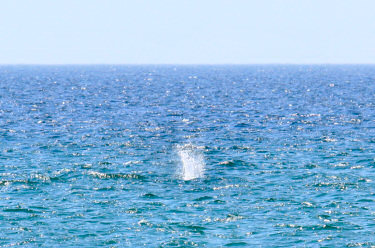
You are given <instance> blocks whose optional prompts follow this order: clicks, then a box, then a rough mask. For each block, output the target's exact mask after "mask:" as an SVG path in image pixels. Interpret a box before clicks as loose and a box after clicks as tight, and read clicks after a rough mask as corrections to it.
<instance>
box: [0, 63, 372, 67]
mask: <svg viewBox="0 0 375 248" xmlns="http://www.w3.org/2000/svg"><path fill="white" fill-rule="evenodd" d="M237 65H238V66H254V65H375V62H373V63H345V62H344V63H329V62H325V63H9V64H8V63H0V66H237Z"/></svg>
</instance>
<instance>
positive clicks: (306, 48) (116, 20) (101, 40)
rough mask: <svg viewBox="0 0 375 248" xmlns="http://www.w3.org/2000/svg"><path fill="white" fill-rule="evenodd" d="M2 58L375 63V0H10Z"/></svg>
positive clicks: (0, 11)
mask: <svg viewBox="0 0 375 248" xmlns="http://www.w3.org/2000/svg"><path fill="white" fill-rule="evenodd" d="M0 63H1V64H19V63H22V64H76V63H78V64H79V63H84V64H95V63H99V64H102V63H111V64H159V63H163V64H165V63H166V64H176V63H177V64H194V63H198V64H223V63H234V64H249V63H375V1H374V0H199V1H198V0H148V1H146V0H131V1H130V0H129V1H128V0H60V1H57V0H56V1H54V0H29V1H26V0H3V1H1V2H0Z"/></svg>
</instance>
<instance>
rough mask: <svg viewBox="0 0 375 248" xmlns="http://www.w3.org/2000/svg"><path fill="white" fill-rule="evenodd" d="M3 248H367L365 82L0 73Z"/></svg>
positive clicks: (374, 141)
mask: <svg viewBox="0 0 375 248" xmlns="http://www.w3.org/2000/svg"><path fill="white" fill-rule="evenodd" d="M0 247H375V66H374V65H185V66H183V65H176V66H174V65H147V66H146V65H144V66H141V65H139V66H136V65H133V66H130V65H129V66H127V65H122V66H121V65H92V66H84V65H82V66H78V65H77V66H68V65H66V66H31V65H30V66H27V65H24V66H22V65H19V66H6V65H3V66H0Z"/></svg>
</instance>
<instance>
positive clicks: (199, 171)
mask: <svg viewBox="0 0 375 248" xmlns="http://www.w3.org/2000/svg"><path fill="white" fill-rule="evenodd" d="M177 153H178V156H179V157H180V162H181V163H180V165H181V168H180V175H181V178H182V179H183V180H192V179H195V178H200V177H203V176H204V167H205V162H204V156H203V152H202V149H201V148H200V147H197V146H194V145H192V144H185V145H178V146H177Z"/></svg>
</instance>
